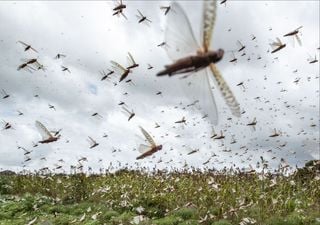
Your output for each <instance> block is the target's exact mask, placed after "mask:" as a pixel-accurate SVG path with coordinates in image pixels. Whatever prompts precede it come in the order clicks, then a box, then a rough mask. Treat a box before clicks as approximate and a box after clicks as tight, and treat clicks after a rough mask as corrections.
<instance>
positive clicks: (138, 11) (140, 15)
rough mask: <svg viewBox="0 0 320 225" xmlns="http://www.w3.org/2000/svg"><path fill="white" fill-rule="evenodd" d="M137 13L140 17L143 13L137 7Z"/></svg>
mask: <svg viewBox="0 0 320 225" xmlns="http://www.w3.org/2000/svg"><path fill="white" fill-rule="evenodd" d="M137 11H138V13H139V14H140V16H141V17H143V14H142V13H141V12H140V10H139V9H137Z"/></svg>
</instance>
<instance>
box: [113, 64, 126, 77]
mask: <svg viewBox="0 0 320 225" xmlns="http://www.w3.org/2000/svg"><path fill="white" fill-rule="evenodd" d="M110 62H111V64H112V68H113V69H114V70H115V71H117V73H120V74H122V73H124V72H125V71H126V69H125V68H124V67H123V66H121V65H120V64H119V63H117V62H115V61H110Z"/></svg>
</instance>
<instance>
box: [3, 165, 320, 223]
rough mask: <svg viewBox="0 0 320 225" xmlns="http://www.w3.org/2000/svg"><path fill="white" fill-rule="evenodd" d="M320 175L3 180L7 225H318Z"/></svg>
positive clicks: (311, 170)
mask: <svg viewBox="0 0 320 225" xmlns="http://www.w3.org/2000/svg"><path fill="white" fill-rule="evenodd" d="M317 172H318V171H317V170H316V168H315V167H314V166H312V167H305V168H304V169H299V170H297V171H296V172H295V173H293V174H291V175H289V176H284V175H281V174H278V175H274V174H271V173H262V172H260V173H256V172H251V173H240V172H234V171H233V172H232V171H223V172H222V171H221V172H217V171H215V172H213V171H199V170H193V171H171V172H166V171H153V172H148V173H147V172H142V171H130V170H125V169H124V170H120V171H117V172H115V173H108V172H107V173H105V174H103V175H97V174H91V175H88V174H84V173H77V174H73V175H65V174H36V175H35V174H12V175H1V177H0V185H1V186H0V187H1V189H0V193H1V199H0V208H1V210H0V224H17V225H18V224H29V225H30V224H43V225H44V224H108V225H111V224H123V225H126V224H157V225H170V224H172V225H174V224H177V225H183V224H184V225H186V224H205V225H209V224H210V225H230V224H240V225H247V224H270V225H277V224H279V225H280V224H281V225H282V224H288V225H291V224H292V225H307V224H313V225H316V224H320V176H319V174H317Z"/></svg>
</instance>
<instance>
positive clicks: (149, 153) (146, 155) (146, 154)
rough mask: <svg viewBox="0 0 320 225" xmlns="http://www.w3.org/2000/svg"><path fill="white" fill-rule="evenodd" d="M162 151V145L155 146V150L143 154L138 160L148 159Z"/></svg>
mask: <svg viewBox="0 0 320 225" xmlns="http://www.w3.org/2000/svg"><path fill="white" fill-rule="evenodd" d="M161 149H162V145H158V146H155V147H154V148H152V149H150V150H149V151H147V152H145V153H143V154H142V155H140V156H138V157H137V158H136V159H143V158H145V157H148V156H150V155H153V154H154V153H156V152H157V151H160V150H161Z"/></svg>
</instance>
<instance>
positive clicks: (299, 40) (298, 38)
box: [295, 34, 302, 46]
mask: <svg viewBox="0 0 320 225" xmlns="http://www.w3.org/2000/svg"><path fill="white" fill-rule="evenodd" d="M295 38H296V39H297V41H298V43H299V45H300V46H302V42H301V38H300V37H299V36H298V35H297V34H296V35H295Z"/></svg>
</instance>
